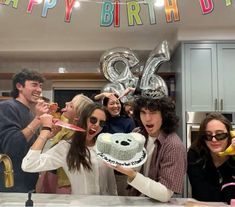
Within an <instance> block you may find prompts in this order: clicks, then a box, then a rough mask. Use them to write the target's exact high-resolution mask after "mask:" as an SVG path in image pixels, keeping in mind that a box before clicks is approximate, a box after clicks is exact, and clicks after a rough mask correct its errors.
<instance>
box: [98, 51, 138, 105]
mask: <svg viewBox="0 0 235 207" xmlns="http://www.w3.org/2000/svg"><path fill="white" fill-rule="evenodd" d="M138 63H139V58H138V57H137V55H136V54H135V53H134V52H133V51H132V50H130V49H128V48H124V47H117V48H112V49H110V50H107V51H106V52H104V54H103V55H102V56H101V58H100V68H101V72H102V73H103V75H104V77H105V78H106V79H107V80H109V81H110V82H112V83H115V84H117V86H118V87H115V84H114V85H108V86H105V87H104V88H112V87H114V88H113V89H114V90H116V91H117V90H121V91H119V93H123V92H124V90H125V89H126V88H128V87H133V88H135V87H136V85H137V82H138V78H137V77H135V76H134V75H133V73H132V71H131V70H132V68H134V66H136V65H137V64H138ZM120 84H121V85H122V86H123V87H120ZM117 88H118V89H117ZM128 98H130V96H129V97H128V96H127V97H125V98H124V97H123V98H122V99H121V100H122V101H124V100H125V99H128Z"/></svg>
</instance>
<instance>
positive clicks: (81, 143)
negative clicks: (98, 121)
mask: <svg viewBox="0 0 235 207" xmlns="http://www.w3.org/2000/svg"><path fill="white" fill-rule="evenodd" d="M96 109H100V110H102V111H104V112H105V110H104V108H103V106H102V105H100V104H98V103H91V104H88V105H87V106H86V107H85V109H84V110H83V111H82V113H81V115H80V116H79V120H78V124H77V125H78V126H79V127H82V128H83V129H87V120H88V118H89V117H90V116H91V114H92V113H93V112H94V111H95V110H96ZM86 133H87V132H76V133H74V135H73V137H72V142H71V147H70V149H69V152H68V155H67V164H68V167H69V170H70V171H75V170H78V171H79V170H80V167H81V165H82V166H83V167H84V168H85V169H86V170H88V171H89V170H91V155H90V151H89V149H88V148H87V146H86ZM94 138H95V137H94Z"/></svg>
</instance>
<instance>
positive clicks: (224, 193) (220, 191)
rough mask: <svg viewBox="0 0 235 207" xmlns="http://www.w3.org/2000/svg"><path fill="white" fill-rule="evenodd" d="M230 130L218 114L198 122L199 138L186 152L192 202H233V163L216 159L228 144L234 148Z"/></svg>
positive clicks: (225, 120)
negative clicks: (231, 200)
mask: <svg viewBox="0 0 235 207" xmlns="http://www.w3.org/2000/svg"><path fill="white" fill-rule="evenodd" d="M230 130H232V126H231V123H230V122H229V120H227V119H226V118H225V117H224V116H223V115H222V114H220V113H219V112H213V113H210V114H208V115H207V116H206V118H205V119H204V120H203V121H202V123H201V125H200V129H199V136H198V138H197V139H196V140H195V141H194V142H193V143H192V145H191V147H190V149H189V151H188V171H187V173H188V177H189V181H190V183H191V187H192V197H193V198H195V199H197V200H200V201H214V202H217V201H219V202H221V201H222V202H224V201H226V202H230V199H231V198H235V188H234V187H235V159H234V158H233V157H232V156H219V155H218V153H219V152H221V151H224V150H225V149H226V148H227V147H228V146H229V145H230V144H231V143H232V142H233V145H234V146H235V140H234V139H233V141H232V138H231V136H230V133H229V132H230ZM228 183H230V184H231V183H233V184H232V185H227V184H228Z"/></svg>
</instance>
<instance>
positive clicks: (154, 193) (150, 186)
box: [128, 172, 174, 202]
mask: <svg viewBox="0 0 235 207" xmlns="http://www.w3.org/2000/svg"><path fill="white" fill-rule="evenodd" d="M128 184H129V185H131V186H132V187H134V188H135V189H137V190H138V191H140V192H141V193H143V194H144V195H146V196H148V197H150V198H153V199H156V200H158V201H161V202H168V201H169V200H170V198H171V197H172V195H173V194H174V192H173V191H171V190H169V189H167V187H166V186H165V185H163V184H161V183H159V182H156V181H154V180H152V179H150V178H149V177H145V176H144V175H142V174H141V173H138V172H137V174H136V176H135V178H134V179H133V180H132V181H131V182H128Z"/></svg>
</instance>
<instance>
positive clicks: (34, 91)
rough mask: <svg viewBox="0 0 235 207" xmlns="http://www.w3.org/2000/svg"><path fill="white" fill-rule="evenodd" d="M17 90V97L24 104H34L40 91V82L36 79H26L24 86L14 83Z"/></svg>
mask: <svg viewBox="0 0 235 207" xmlns="http://www.w3.org/2000/svg"><path fill="white" fill-rule="evenodd" d="M16 87H17V89H18V90H19V97H18V99H19V100H20V101H21V102H22V103H24V104H25V105H30V104H36V103H37V102H38V100H39V98H40V96H41V93H42V83H39V82H38V81H32V80H26V81H25V84H24V86H23V85H21V84H20V83H17V84H16Z"/></svg>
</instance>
